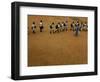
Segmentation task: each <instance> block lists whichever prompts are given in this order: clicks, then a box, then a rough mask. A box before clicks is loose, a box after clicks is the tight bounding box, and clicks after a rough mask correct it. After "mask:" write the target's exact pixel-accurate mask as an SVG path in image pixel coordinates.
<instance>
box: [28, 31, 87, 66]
mask: <svg viewBox="0 0 100 82" xmlns="http://www.w3.org/2000/svg"><path fill="white" fill-rule="evenodd" d="M87 33H88V32H84V31H82V32H81V33H80V35H79V36H78V37H76V36H74V33H73V32H72V31H70V30H69V31H68V32H66V31H65V32H60V33H55V34H50V33H49V32H48V31H44V32H42V33H40V32H39V31H37V32H36V34H33V33H32V32H31V31H30V32H29V33H28V66H48V65H71V64H73V65H75V64H87V63H88V62H87V61H88V60H87V38H88V37H87Z"/></svg>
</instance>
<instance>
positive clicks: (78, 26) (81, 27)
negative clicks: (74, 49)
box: [70, 21, 88, 36]
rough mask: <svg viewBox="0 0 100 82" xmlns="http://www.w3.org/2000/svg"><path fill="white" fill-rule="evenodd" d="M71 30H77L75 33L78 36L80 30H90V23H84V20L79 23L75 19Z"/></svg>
mask: <svg viewBox="0 0 100 82" xmlns="http://www.w3.org/2000/svg"><path fill="white" fill-rule="evenodd" d="M70 30H73V31H75V35H76V36H78V35H79V32H80V31H82V30H83V31H87V30H88V25H87V23H86V22H85V23H83V22H80V23H79V21H76V23H75V22H74V21H73V22H72V23H71V28H70Z"/></svg>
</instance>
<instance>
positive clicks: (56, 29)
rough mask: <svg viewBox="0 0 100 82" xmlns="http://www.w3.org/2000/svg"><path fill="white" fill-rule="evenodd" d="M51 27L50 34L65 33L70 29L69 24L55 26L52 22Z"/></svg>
mask: <svg viewBox="0 0 100 82" xmlns="http://www.w3.org/2000/svg"><path fill="white" fill-rule="evenodd" d="M49 27H50V34H51V33H56V32H63V31H67V29H68V22H67V21H66V22H62V23H60V22H58V23H57V24H55V23H54V22H52V24H51V25H50V26H49Z"/></svg>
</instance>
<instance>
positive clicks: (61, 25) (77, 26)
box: [32, 20, 88, 36]
mask: <svg viewBox="0 0 100 82" xmlns="http://www.w3.org/2000/svg"><path fill="white" fill-rule="evenodd" d="M48 27H49V30H50V34H52V33H59V32H63V31H68V21H66V22H58V23H54V22H52V23H51V24H50V25H49V26H48ZM39 28H40V32H43V29H44V25H43V21H42V20H40V23H39ZM35 30H36V25H35V22H33V23H32V32H33V33H36V32H35ZM70 30H73V31H74V32H75V35H76V36H77V35H79V31H82V30H84V31H87V30H88V25H87V23H86V22H85V23H83V22H79V21H78V20H77V21H73V22H72V23H71V24H70Z"/></svg>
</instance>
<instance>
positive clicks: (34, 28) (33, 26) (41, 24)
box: [32, 20, 44, 33]
mask: <svg viewBox="0 0 100 82" xmlns="http://www.w3.org/2000/svg"><path fill="white" fill-rule="evenodd" d="M39 28H40V32H42V31H43V28H44V26H43V22H42V20H40V24H39ZM35 31H36V25H35V22H33V23H32V32H33V33H36V32H35Z"/></svg>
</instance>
